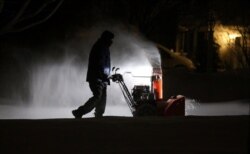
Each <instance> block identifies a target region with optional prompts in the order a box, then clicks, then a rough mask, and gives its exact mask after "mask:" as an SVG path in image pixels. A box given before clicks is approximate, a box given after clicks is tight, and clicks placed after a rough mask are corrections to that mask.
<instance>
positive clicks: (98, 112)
mask: <svg viewBox="0 0 250 154" xmlns="http://www.w3.org/2000/svg"><path fill="white" fill-rule="evenodd" d="M106 100H107V86H106V85H103V87H102V95H101V99H100V100H99V101H96V105H95V117H102V115H103V114H104V112H105V108H106Z"/></svg>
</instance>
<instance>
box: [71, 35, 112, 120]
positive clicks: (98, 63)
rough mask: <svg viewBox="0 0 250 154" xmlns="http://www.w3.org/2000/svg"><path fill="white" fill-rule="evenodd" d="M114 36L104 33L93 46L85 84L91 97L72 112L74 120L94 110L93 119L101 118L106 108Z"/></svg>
mask: <svg viewBox="0 0 250 154" xmlns="http://www.w3.org/2000/svg"><path fill="white" fill-rule="evenodd" d="M113 38H114V34H113V33H112V32H110V31H107V30H106V31H104V32H103V33H102V35H101V37H100V38H99V39H98V40H97V41H96V43H95V44H94V45H93V47H92V49H91V51H90V55H89V64H88V72H87V82H89V87H90V89H91V91H92V93H93V97H91V98H89V100H88V101H87V102H86V103H85V104H84V105H82V106H80V107H79V108H78V109H76V110H73V111H72V114H73V115H74V117H75V118H81V117H82V116H83V115H84V114H87V113H89V112H90V111H92V110H93V109H94V108H95V117H102V116H103V113H104V112H105V107H106V96H107V85H109V84H110V81H109V79H108V76H109V75H110V50H109V47H110V46H111V44H112V39H113Z"/></svg>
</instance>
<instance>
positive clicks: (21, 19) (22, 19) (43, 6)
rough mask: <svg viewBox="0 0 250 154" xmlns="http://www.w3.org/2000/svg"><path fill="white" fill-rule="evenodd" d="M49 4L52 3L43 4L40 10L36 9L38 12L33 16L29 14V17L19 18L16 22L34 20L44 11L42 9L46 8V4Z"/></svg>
mask: <svg viewBox="0 0 250 154" xmlns="http://www.w3.org/2000/svg"><path fill="white" fill-rule="evenodd" d="M50 3H52V1H48V2H47V3H44V4H43V5H42V6H41V7H40V8H38V10H37V11H36V12H34V13H33V14H30V15H28V16H26V17H23V18H20V19H19V21H18V22H22V21H24V20H27V19H30V18H34V17H35V16H37V15H38V14H39V13H41V12H42V11H43V10H44V8H46V6H48V4H50Z"/></svg>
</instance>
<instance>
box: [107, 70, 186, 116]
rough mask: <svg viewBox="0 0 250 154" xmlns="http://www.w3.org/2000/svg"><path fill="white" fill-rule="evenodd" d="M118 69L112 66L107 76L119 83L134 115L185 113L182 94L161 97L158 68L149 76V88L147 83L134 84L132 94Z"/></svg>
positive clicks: (182, 114) (181, 114) (160, 81)
mask: <svg viewBox="0 0 250 154" xmlns="http://www.w3.org/2000/svg"><path fill="white" fill-rule="evenodd" d="M118 70H119V68H115V67H113V68H112V72H114V73H113V74H112V75H111V76H110V77H109V78H110V79H111V80H112V81H113V82H116V83H118V84H119V86H120V88H121V91H122V93H123V96H124V98H125V100H126V102H127V104H128V106H129V108H130V110H131V112H132V114H133V116H134V117H137V116H157V115H158V116H172V115H180V116H184V115H185V97H184V96H182V95H178V96H172V97H171V98H170V99H168V100H165V101H164V100H163V99H162V80H161V76H160V75H161V74H160V73H159V70H158V69H157V70H158V71H154V73H153V75H152V77H151V82H152V83H151V88H150V86H149V85H135V86H134V87H133V89H132V94H131V93H130V92H129V90H128V88H127V86H126V84H125V82H124V79H123V75H122V74H120V73H117V71H118ZM155 72H156V73H155Z"/></svg>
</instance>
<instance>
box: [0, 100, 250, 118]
mask: <svg viewBox="0 0 250 154" xmlns="http://www.w3.org/2000/svg"><path fill="white" fill-rule="evenodd" d="M75 108H77V106H74V107H63V106H60V107H46V106H43V107H41V106H35V107H34V106H21V105H18V106H17V105H16V106H11V105H1V106H0V119H50V118H73V116H72V114H71V111H72V110H73V109H75ZM185 108H186V109H185V113H186V115H187V116H189V115H197V116H207V115H208V116H223V115H250V103H249V102H248V101H243V100H238V101H230V102H220V103H199V102H198V101H195V100H193V99H186V106H185ZM104 116H124V117H132V114H131V112H130V109H129V108H128V106H127V105H126V104H121V105H107V107H106V112H105V114H104ZM84 117H94V111H92V112H90V113H89V114H87V115H85V116H84Z"/></svg>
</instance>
